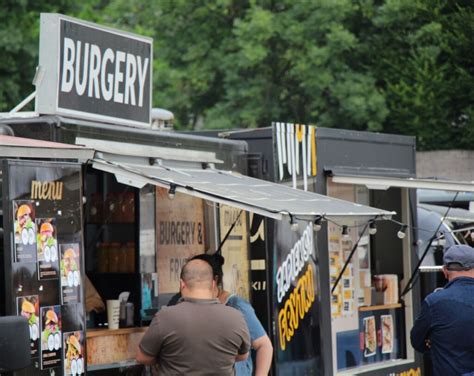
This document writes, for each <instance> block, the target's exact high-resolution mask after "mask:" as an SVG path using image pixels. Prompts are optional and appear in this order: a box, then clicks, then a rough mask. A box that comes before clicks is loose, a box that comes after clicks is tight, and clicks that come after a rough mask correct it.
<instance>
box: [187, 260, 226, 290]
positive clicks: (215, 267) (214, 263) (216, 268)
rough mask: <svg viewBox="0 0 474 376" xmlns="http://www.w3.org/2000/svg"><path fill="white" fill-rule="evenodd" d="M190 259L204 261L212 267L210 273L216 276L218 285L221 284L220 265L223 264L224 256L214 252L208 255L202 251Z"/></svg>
mask: <svg viewBox="0 0 474 376" xmlns="http://www.w3.org/2000/svg"><path fill="white" fill-rule="evenodd" d="M191 260H203V261H206V262H207V263H208V264H209V265H210V266H211V267H212V274H214V278H216V282H217V284H218V285H222V278H223V276H224V272H223V271H222V265H224V261H225V260H224V257H223V256H222V255H221V254H219V253H214V254H213V255H208V254H207V253H202V254H200V255H196V256H194V257H192V258H191V259H190V261H191Z"/></svg>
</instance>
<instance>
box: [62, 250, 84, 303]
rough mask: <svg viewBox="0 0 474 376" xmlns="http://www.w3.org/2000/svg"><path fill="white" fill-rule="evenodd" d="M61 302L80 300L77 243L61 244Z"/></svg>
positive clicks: (77, 301)
mask: <svg viewBox="0 0 474 376" xmlns="http://www.w3.org/2000/svg"><path fill="white" fill-rule="evenodd" d="M59 249H60V254H61V262H60V274H61V302H62V304H71V303H79V302H80V301H81V271H80V261H79V260H80V254H79V252H80V248H79V244H78V243H73V244H61V245H60V246H59Z"/></svg>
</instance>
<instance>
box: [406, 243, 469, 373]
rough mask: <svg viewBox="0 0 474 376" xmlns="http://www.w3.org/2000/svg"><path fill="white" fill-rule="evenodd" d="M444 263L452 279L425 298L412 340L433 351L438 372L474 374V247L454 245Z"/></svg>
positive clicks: (414, 343) (420, 349) (432, 355)
mask: <svg viewBox="0 0 474 376" xmlns="http://www.w3.org/2000/svg"><path fill="white" fill-rule="evenodd" d="M443 263H444V266H443V273H444V276H445V277H446V278H447V279H448V281H449V282H448V284H447V285H446V286H445V287H444V289H441V290H439V291H436V292H433V293H431V294H430V295H428V296H427V297H426V299H425V300H424V301H423V304H422V307H421V312H420V315H419V316H418V317H417V319H416V321H415V324H414V326H413V328H412V330H411V335H410V337H411V344H412V346H413V347H414V348H415V350H417V351H420V352H428V351H429V352H430V353H431V360H432V363H433V375H435V376H436V375H439V376H441V375H443V376H450V375H453V376H454V375H456V376H459V375H474V249H473V248H471V247H469V246H467V245H453V246H451V247H449V248H448V250H446V252H445V253H444V256H443Z"/></svg>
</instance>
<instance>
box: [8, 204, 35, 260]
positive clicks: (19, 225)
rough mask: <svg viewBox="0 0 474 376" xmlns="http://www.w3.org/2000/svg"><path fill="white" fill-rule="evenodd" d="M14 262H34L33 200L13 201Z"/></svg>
mask: <svg viewBox="0 0 474 376" xmlns="http://www.w3.org/2000/svg"><path fill="white" fill-rule="evenodd" d="M13 223H14V229H15V255H14V260H15V262H36V224H35V206H34V201H24V200H22V201H13Z"/></svg>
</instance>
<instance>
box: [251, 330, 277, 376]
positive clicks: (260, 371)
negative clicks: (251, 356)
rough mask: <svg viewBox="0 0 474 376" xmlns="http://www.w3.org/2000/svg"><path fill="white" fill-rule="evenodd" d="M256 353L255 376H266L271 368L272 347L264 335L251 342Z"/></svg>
mask: <svg viewBox="0 0 474 376" xmlns="http://www.w3.org/2000/svg"><path fill="white" fill-rule="evenodd" d="M252 347H253V348H254V349H255V351H256V353H257V354H256V359H255V376H267V375H268V374H269V372H270V367H271V366H272V358H273V346H272V342H271V341H270V338H268V336H267V335H266V334H265V335H264V336H261V337H260V338H257V339H256V340H254V341H253V342H252Z"/></svg>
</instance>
